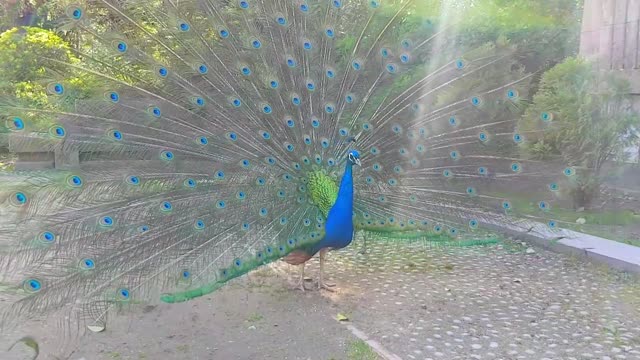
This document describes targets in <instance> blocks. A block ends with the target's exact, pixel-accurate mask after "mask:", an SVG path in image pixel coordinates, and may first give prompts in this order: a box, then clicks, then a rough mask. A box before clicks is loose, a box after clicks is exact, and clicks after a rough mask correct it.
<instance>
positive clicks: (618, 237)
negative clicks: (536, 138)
mask: <svg viewBox="0 0 640 360" xmlns="http://www.w3.org/2000/svg"><path fill="white" fill-rule="evenodd" d="M489 195H490V196H495V197H497V198H503V199H508V200H509V201H510V202H511V206H512V208H513V213H514V215H516V216H517V215H528V216H534V217H540V218H545V219H553V220H556V221H559V222H561V223H562V224H561V227H564V228H566V229H569V230H574V231H578V232H582V233H585V234H589V235H594V236H598V237H602V238H605V239H610V240H614V241H618V242H622V243H626V244H629V245H634V246H640V239H632V238H630V237H629V236H628V235H625V234H624V233H625V231H624V228H625V227H626V226H630V225H634V224H638V223H640V215H636V214H634V212H633V211H632V210H628V209H621V210H608V211H594V210H585V211H582V212H576V211H575V210H573V209H567V208H562V207H557V206H552V207H551V208H550V209H549V210H547V211H544V212H543V211H542V210H540V208H539V207H538V203H537V202H534V201H532V200H531V199H532V198H534V199H535V198H536V197H537V198H540V199H544V198H545V196H543V195H539V194H528V195H527V196H524V195H522V194H512V193H504V192H494V193H491V194H489ZM579 218H583V219H585V224H584V225H581V224H577V223H576V220H578V219H579ZM612 227H615V228H616V229H617V230H622V231H617V232H616V231H612V230H613V229H612ZM620 233H622V234H620Z"/></svg>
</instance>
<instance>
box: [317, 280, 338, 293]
mask: <svg viewBox="0 0 640 360" xmlns="http://www.w3.org/2000/svg"><path fill="white" fill-rule="evenodd" d="M335 286H336V284H334V283H327V282H324V281H322V282H320V281H319V282H318V290H322V289H324V290H327V291H331V292H335V291H336V289H335Z"/></svg>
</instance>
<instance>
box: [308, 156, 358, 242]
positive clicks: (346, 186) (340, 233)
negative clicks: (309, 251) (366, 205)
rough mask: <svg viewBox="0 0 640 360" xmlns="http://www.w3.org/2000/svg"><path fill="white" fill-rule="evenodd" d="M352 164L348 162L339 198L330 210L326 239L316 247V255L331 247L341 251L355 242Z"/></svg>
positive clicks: (326, 225) (326, 226)
mask: <svg viewBox="0 0 640 360" xmlns="http://www.w3.org/2000/svg"><path fill="white" fill-rule="evenodd" d="M352 166H353V165H352V164H351V162H349V161H347V165H346V167H345V171H344V175H343V176H342V181H341V182H340V190H338V198H337V199H336V202H335V204H333V206H332V207H331V209H330V210H329V215H328V216H327V222H326V224H325V236H324V238H323V239H322V240H321V241H320V242H319V243H318V244H316V246H314V249H313V250H314V253H315V252H317V251H319V250H320V249H323V248H326V247H330V248H333V249H341V248H343V247H345V246H347V245H349V244H350V243H351V241H353V175H352Z"/></svg>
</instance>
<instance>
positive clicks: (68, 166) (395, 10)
mask: <svg viewBox="0 0 640 360" xmlns="http://www.w3.org/2000/svg"><path fill="white" fill-rule="evenodd" d="M464 3H465V2H450V3H447V2H443V3H441V2H439V1H422V0H420V1H418V0H366V1H365V0H332V1H329V0H180V1H178V0H166V1H146V0H145V1H143V0H86V1H78V2H77V3H70V4H68V3H65V4H66V6H65V7H64V8H63V9H62V10H61V11H60V12H59V14H57V15H56V16H55V17H53V18H52V19H49V20H50V21H49V23H50V24H53V25H52V29H43V28H39V27H34V26H16V27H6V28H7V30H6V31H5V32H3V33H2V35H0V43H8V44H11V47H10V48H11V49H12V50H11V51H13V53H12V54H14V55H15V56H12V57H10V59H9V61H7V62H6V64H3V65H0V68H1V69H2V71H4V72H11V73H12V74H16V76H17V77H18V78H20V79H23V80H24V82H23V83H20V84H22V85H20V86H18V85H16V88H18V87H20V89H19V90H16V91H15V92H13V93H4V94H2V95H1V97H0V116H2V118H3V124H4V126H5V127H6V129H7V133H6V134H5V135H6V136H5V138H6V139H7V140H8V142H9V146H10V147H11V149H13V150H12V151H15V152H16V153H20V154H19V156H21V157H22V156H26V155H24V154H25V153H26V154H27V155H28V154H38V156H41V157H45V158H46V159H49V160H47V161H49V162H48V163H47V165H46V168H40V169H28V168H21V167H20V164H21V162H18V165H17V167H16V169H15V170H11V171H8V170H7V171H3V172H2V173H1V175H0V176H1V184H2V185H0V194H1V196H2V198H1V205H0V244H1V245H2V250H1V252H0V268H1V269H2V284H3V285H2V286H1V287H0V289H2V290H1V291H2V293H1V294H2V295H1V296H2V297H3V298H4V299H6V300H7V302H6V303H7V304H10V305H8V306H6V307H5V308H4V309H3V313H2V317H1V319H2V327H3V329H4V330H6V329H9V328H11V326H13V325H15V324H19V323H21V322H23V321H26V320H27V319H36V320H44V319H47V321H49V320H51V321H57V324H58V325H59V326H60V328H61V330H60V337H64V338H72V337H74V336H75V335H78V334H80V333H82V332H83V331H84V330H85V329H87V328H89V329H92V330H94V331H95V330H100V329H104V328H105V326H106V324H107V319H108V315H109V314H111V313H114V312H116V311H117V310H120V309H122V308H123V307H125V306H126V305H128V304H134V303H140V302H145V303H146V302H154V301H155V302H157V301H162V302H166V303H177V302H184V301H188V300H190V299H193V298H196V297H200V296H203V295H205V294H209V293H212V292H214V291H216V290H217V289H219V288H221V287H222V286H223V285H224V284H226V283H228V282H229V281H230V280H232V279H235V278H237V277H239V276H242V275H244V274H247V273H248V272H250V271H252V270H254V269H256V268H258V267H261V266H263V265H266V264H269V263H273V262H275V261H285V262H287V263H289V264H293V265H300V267H301V271H300V279H299V281H298V283H297V284H296V286H297V287H298V288H300V289H303V290H304V264H305V263H306V262H307V261H308V260H309V259H311V258H312V257H314V256H315V255H316V254H319V256H320V264H321V267H320V273H319V275H318V279H317V285H318V287H319V288H320V289H328V290H333V289H334V287H333V286H332V285H333V284H328V283H326V282H325V279H324V277H323V276H324V275H323V271H324V269H323V264H324V261H325V257H326V254H327V252H328V251H333V250H339V249H342V248H345V247H347V246H349V245H350V244H351V243H352V241H353V239H354V236H355V234H357V233H358V232H362V233H364V234H367V235H366V236H367V237H368V238H369V239H374V238H376V236H381V237H385V236H390V237H395V238H405V239H420V240H423V241H433V242H439V243H443V244H450V245H452V246H453V245H456V244H457V245H461V244H465V243H478V242H479V241H480V239H482V238H483V234H485V233H486V232H487V231H491V230H493V229H495V228H496V227H499V226H510V227H515V228H518V229H522V230H526V229H529V231H531V229H534V228H535V231H542V232H554V231H560V230H559V228H560V227H561V222H560V221H556V220H553V219H552V218H550V216H549V212H548V209H549V208H550V207H551V206H553V203H554V201H555V200H556V199H557V198H558V194H559V190H560V189H561V188H563V186H565V184H566V183H567V182H569V181H571V178H572V177H575V176H576V173H577V171H578V168H576V167H571V166H567V167H566V168H564V169H562V170H561V171H555V170H554V171H546V170H542V168H541V167H540V165H541V164H540V162H538V161H536V160H533V159H528V158H526V157H525V156H520V155H519V150H520V149H521V148H522V147H523V146H525V145H526V144H527V140H528V139H534V138H536V136H537V134H539V133H540V132H543V131H548V129H549V128H550V127H553V126H554V121H553V119H554V116H558V114H557V113H556V112H554V111H557V109H541V110H540V111H539V112H538V113H537V114H536V122H535V124H534V125H533V126H529V127H522V126H521V125H520V122H519V119H520V118H521V117H522V114H523V112H524V110H525V109H527V107H528V105H530V103H531V90H532V87H533V86H534V85H533V84H537V83H538V81H539V76H540V72H541V69H544V68H545V67H546V66H549V64H548V62H546V61H544V59H543V61H539V62H537V63H531V62H529V63H525V61H523V59H526V58H527V56H529V57H530V56H531V54H528V53H527V51H528V50H527V49H523V48H522V47H518V46H514V45H512V44H510V42H509V41H507V40H505V39H503V38H500V37H496V38H495V39H493V40H492V41H486V42H482V43H473V44H472V45H468V44H467V45H462V44H461V42H460V41H459V40H460V39H459V35H460V32H461V30H460V29H461V27H462V26H463V25H462V24H461V23H462V22H463V21H464V20H465V19H460V18H457V17H455V16H453V14H455V13H456V11H459V9H458V8H457V6H468V5H469V4H468V3H467V4H464ZM434 9H437V10H434ZM434 11H436V12H440V13H441V16H435V17H429V16H426V15H424V14H425V13H433V12H434ZM549 41H553V37H550V38H549ZM45 43H46V44H48V45H46V46H45V45H43V44H45ZM542 57H543V56H542ZM27 86H30V88H28V89H27V88H25V87H27ZM33 156H35V155H33ZM47 156H48V157H47ZM542 165H544V164H542ZM534 180H535V181H534ZM505 184H516V185H517V186H518V187H519V188H520V189H521V191H522V193H523V194H525V196H526V195H527V194H531V196H530V198H531V200H530V201H531V202H533V203H535V204H536V206H537V207H538V210H539V211H537V212H534V213H527V214H524V215H523V214H519V215H518V216H516V215H517V209H516V206H515V203H512V202H511V201H510V200H509V198H506V197H505V196H504V195H502V194H501V193H500V189H501V188H502V187H503V186H504V185H505ZM539 194H542V195H539Z"/></svg>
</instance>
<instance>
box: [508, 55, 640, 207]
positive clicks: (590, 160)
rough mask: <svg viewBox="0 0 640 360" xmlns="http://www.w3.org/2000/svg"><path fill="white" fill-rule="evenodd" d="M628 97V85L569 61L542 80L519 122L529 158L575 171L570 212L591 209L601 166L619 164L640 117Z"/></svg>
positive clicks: (573, 60)
mask: <svg viewBox="0 0 640 360" xmlns="http://www.w3.org/2000/svg"><path fill="white" fill-rule="evenodd" d="M628 94H629V83H628V82H627V81H626V80H624V79H621V78H618V77H616V76H614V75H613V74H611V73H605V72H598V71H596V70H594V68H593V67H592V66H591V64H589V63H588V62H586V61H584V60H581V59H578V58H568V59H566V60H565V61H564V62H562V63H560V64H558V65H556V66H555V67H553V68H552V69H550V70H549V71H547V72H546V73H545V74H544V75H543V76H542V80H541V83H540V88H539V91H538V92H537V93H536V95H535V96H534V97H533V104H532V105H531V106H530V107H529V108H528V109H527V111H526V112H525V115H524V117H523V118H522V120H521V121H520V123H519V127H520V131H521V132H523V133H526V134H528V140H529V146H527V147H525V151H526V152H527V154H528V155H529V156H531V157H534V158H538V159H542V158H550V157H554V156H559V157H561V158H562V159H563V161H564V163H565V164H568V165H569V166H571V167H574V168H575V169H576V170H577V172H576V175H575V176H572V177H571V179H572V180H571V183H572V187H571V195H572V198H573V204H574V208H581V207H585V208H588V207H589V206H590V205H591V203H592V201H593V200H594V198H595V197H596V196H597V195H598V194H599V189H600V175H601V174H600V172H601V169H602V166H603V165H604V164H605V162H607V161H611V160H616V159H620V157H621V156H622V153H623V151H624V149H625V147H627V146H629V145H630V144H631V142H632V141H633V136H634V132H633V129H634V128H635V127H637V126H638V124H640V117H639V116H638V114H637V113H635V112H633V110H632V108H631V101H630V98H629V96H628ZM567 174H569V175H571V174H572V171H571V170H569V171H568V173H567Z"/></svg>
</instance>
